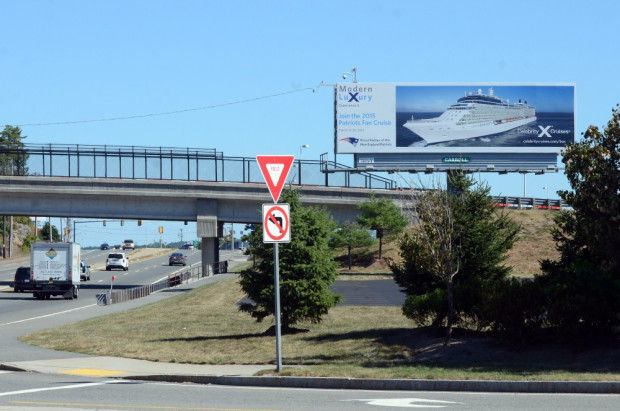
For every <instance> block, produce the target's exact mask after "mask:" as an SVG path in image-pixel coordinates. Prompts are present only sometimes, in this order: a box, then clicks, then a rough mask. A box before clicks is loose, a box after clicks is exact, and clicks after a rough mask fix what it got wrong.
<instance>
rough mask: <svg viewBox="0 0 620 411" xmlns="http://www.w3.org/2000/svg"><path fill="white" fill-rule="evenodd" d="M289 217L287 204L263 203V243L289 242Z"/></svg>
mask: <svg viewBox="0 0 620 411" xmlns="http://www.w3.org/2000/svg"><path fill="white" fill-rule="evenodd" d="M290 241H291V218H290V208H289V205H288V204H263V243H289V242H290Z"/></svg>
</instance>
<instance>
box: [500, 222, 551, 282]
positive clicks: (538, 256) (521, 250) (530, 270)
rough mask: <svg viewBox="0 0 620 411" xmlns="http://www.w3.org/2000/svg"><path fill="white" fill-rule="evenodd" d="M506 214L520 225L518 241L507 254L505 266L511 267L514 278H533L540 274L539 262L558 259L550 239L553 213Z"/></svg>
mask: <svg viewBox="0 0 620 411" xmlns="http://www.w3.org/2000/svg"><path fill="white" fill-rule="evenodd" d="M506 213H507V214H508V215H509V216H510V217H511V218H512V219H514V220H515V221H516V222H517V223H519V224H520V225H521V233H520V234H519V240H518V241H517V242H516V244H515V245H514V247H513V248H512V250H510V251H509V252H508V260H507V261H506V264H507V265H509V266H511V267H512V275H513V276H516V277H533V276H534V274H540V273H541V271H540V260H544V259H545V258H548V259H551V260H554V259H557V258H558V257H559V253H558V251H557V249H556V248H555V242H554V241H553V238H552V237H551V228H552V227H553V225H554V223H553V217H554V216H555V215H556V214H557V212H554V211H551V212H550V211H546V210H529V211H526V210H506Z"/></svg>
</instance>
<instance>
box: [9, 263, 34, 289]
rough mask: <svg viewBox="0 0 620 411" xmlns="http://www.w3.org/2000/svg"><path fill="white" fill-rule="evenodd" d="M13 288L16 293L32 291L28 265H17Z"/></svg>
mask: <svg viewBox="0 0 620 411" xmlns="http://www.w3.org/2000/svg"><path fill="white" fill-rule="evenodd" d="M13 290H14V291H15V292H16V293H23V292H24V291H32V283H31V282H30V267H19V268H18V269H17V271H15V279H14V282H13Z"/></svg>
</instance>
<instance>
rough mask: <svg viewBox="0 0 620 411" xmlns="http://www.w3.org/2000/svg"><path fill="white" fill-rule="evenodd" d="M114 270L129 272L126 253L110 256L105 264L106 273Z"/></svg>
mask: <svg viewBox="0 0 620 411" xmlns="http://www.w3.org/2000/svg"><path fill="white" fill-rule="evenodd" d="M113 268H120V269H122V270H123V271H127V270H129V259H128V258H127V257H126V256H125V253H111V254H108V259H107V260H106V262H105V269H106V271H110V270H111V269H113Z"/></svg>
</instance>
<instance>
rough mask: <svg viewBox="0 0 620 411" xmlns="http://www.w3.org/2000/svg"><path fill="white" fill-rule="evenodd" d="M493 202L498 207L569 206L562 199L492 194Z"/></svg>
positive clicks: (541, 208) (553, 208) (551, 207)
mask: <svg viewBox="0 0 620 411" xmlns="http://www.w3.org/2000/svg"><path fill="white" fill-rule="evenodd" d="M493 203H494V204H495V205H496V206H498V207H505V208H516V209H520V210H535V209H539V210H560V209H565V208H570V207H569V205H568V204H567V203H566V202H565V201H564V200H560V199H549V198H546V199H545V198H533V197H509V196H501V197H499V196H493Z"/></svg>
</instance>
